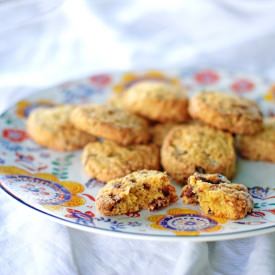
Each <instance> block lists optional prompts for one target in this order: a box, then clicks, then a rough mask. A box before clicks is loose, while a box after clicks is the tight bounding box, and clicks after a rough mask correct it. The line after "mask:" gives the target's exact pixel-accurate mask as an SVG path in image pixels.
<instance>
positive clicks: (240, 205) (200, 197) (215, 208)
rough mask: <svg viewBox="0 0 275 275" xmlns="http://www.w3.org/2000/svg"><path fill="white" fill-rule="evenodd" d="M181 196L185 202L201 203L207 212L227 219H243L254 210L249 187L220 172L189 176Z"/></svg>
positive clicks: (202, 208) (203, 209) (201, 206)
mask: <svg viewBox="0 0 275 275" xmlns="http://www.w3.org/2000/svg"><path fill="white" fill-rule="evenodd" d="M181 197H182V198H183V202H184V203H187V204H190V203H191V204H199V206H200V208H201V210H202V211H203V212H204V213H205V214H210V215H213V216H216V217H220V218H225V219H231V220H237V219H242V218H244V217H245V216H246V215H247V214H248V213H250V212H252V210H253V200H252V197H251V195H250V194H249V192H248V189H247V187H246V186H244V185H243V184H237V183H231V182H230V181H229V180H228V179H227V178H226V177H224V176H223V175H220V174H199V173H195V174H194V175H192V176H190V177H189V178H188V184H187V185H185V186H184V187H183V189H182V194H181Z"/></svg>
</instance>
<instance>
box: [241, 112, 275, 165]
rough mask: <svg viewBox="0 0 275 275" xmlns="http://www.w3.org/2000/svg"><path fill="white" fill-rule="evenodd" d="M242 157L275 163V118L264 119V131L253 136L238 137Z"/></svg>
mask: <svg viewBox="0 0 275 275" xmlns="http://www.w3.org/2000/svg"><path fill="white" fill-rule="evenodd" d="M236 144H237V148H238V151H239V153H240V155H241V156H242V157H244V158H246V159H249V160H261V161H269V162H275V117H273V118H266V119H264V128H263V131H261V132H259V133H257V134H255V135H253V136H248V135H238V136H237V138H236Z"/></svg>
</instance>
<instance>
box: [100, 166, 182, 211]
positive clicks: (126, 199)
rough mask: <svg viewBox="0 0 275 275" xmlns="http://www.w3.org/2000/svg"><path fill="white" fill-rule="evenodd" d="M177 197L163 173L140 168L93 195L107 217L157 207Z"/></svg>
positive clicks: (161, 206) (164, 205)
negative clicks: (95, 195)
mask: <svg viewBox="0 0 275 275" xmlns="http://www.w3.org/2000/svg"><path fill="white" fill-rule="evenodd" d="M177 199H178V197H177V194H176V189H175V187H174V186H173V185H172V184H171V182H170V180H169V177H168V176H167V175H166V173H163V172H159V171H154V170H140V171H137V172H133V173H131V174H129V175H127V176H125V177H123V178H118V179H114V180H111V181H109V182H108V183H107V184H106V185H105V186H104V187H103V188H102V189H100V191H99V193H98V195H97V197H96V207H97V209H98V210H99V212H100V213H101V214H103V215H106V216H115V215H123V214H128V213H135V212H138V211H140V210H142V209H148V210H157V209H160V208H163V207H166V206H168V205H169V204H171V203H173V202H175V201H176V200H177Z"/></svg>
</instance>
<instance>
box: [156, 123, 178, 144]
mask: <svg viewBox="0 0 275 275" xmlns="http://www.w3.org/2000/svg"><path fill="white" fill-rule="evenodd" d="M176 126H179V124H176V123H171V122H168V123H163V124H161V123H159V124H156V125H154V126H153V127H152V128H151V134H152V141H153V143H154V144H156V145H158V146H161V145H162V143H163V141H164V138H165V137H166V135H167V134H168V133H169V131H170V130H171V129H172V128H174V127H176Z"/></svg>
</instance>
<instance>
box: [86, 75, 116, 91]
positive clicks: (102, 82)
mask: <svg viewBox="0 0 275 275" xmlns="http://www.w3.org/2000/svg"><path fill="white" fill-rule="evenodd" d="M89 80H90V82H91V83H92V84H93V85H95V86H97V87H99V88H103V87H105V86H107V85H109V84H110V83H111V81H112V78H111V76H110V75H108V74H98V75H93V76H91V77H90V78H89Z"/></svg>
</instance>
